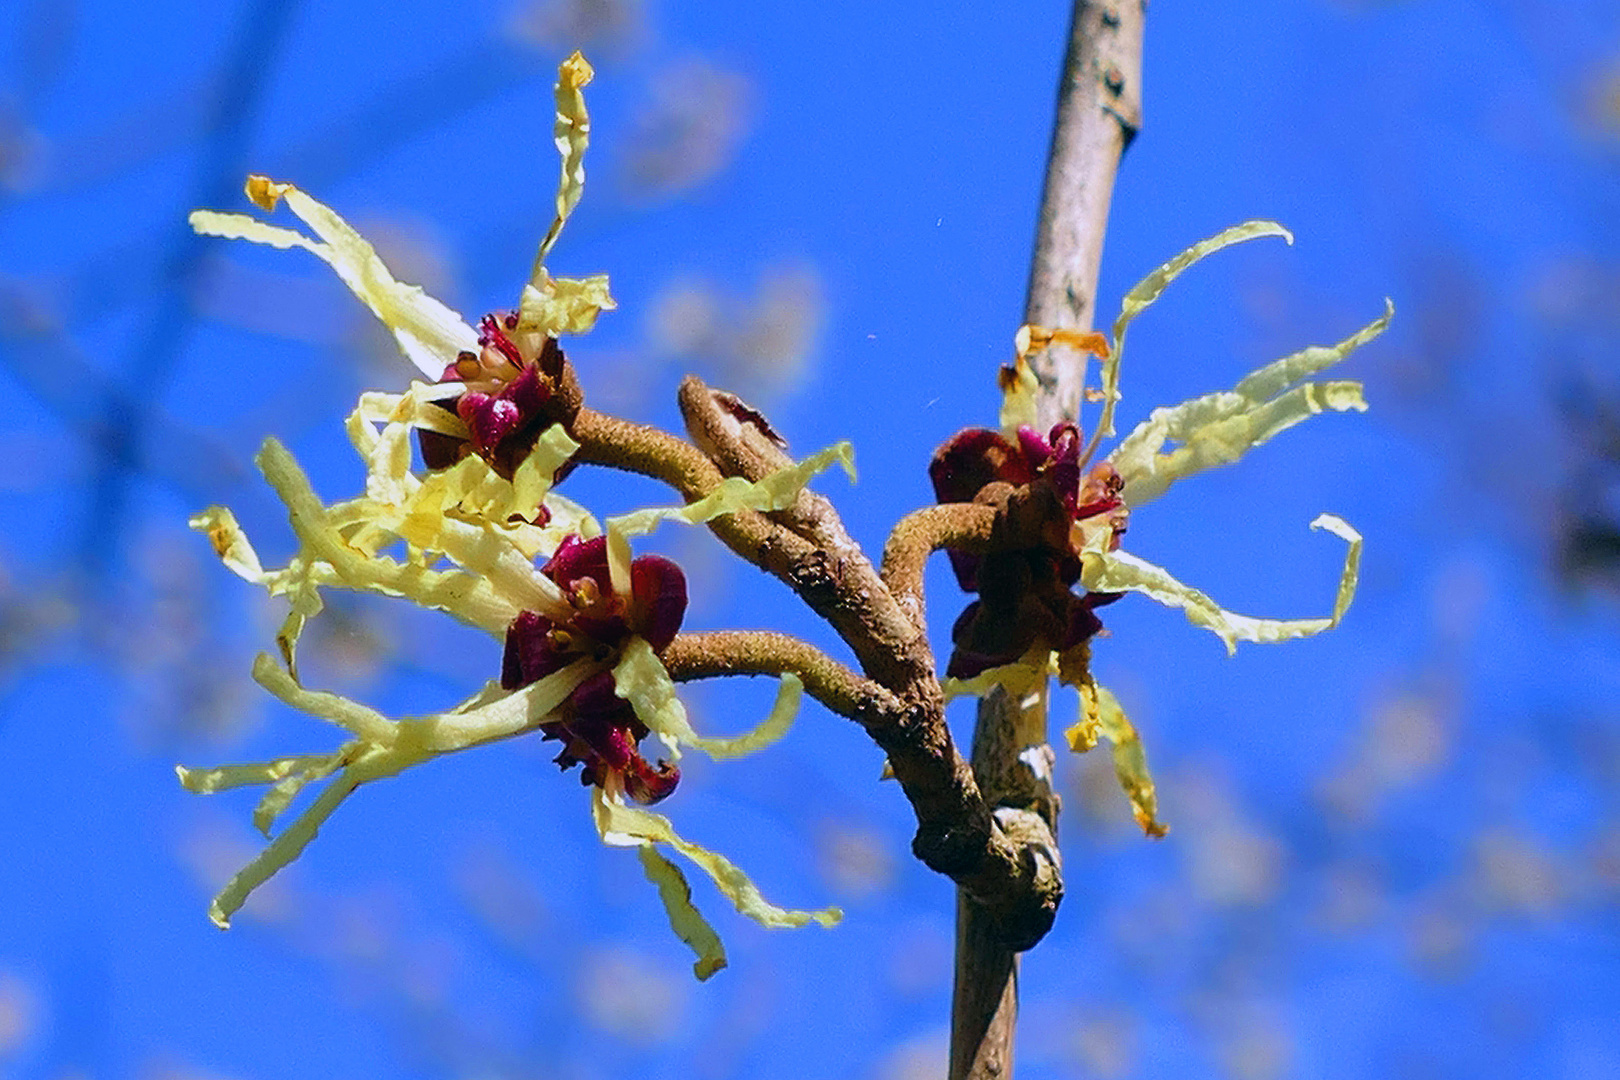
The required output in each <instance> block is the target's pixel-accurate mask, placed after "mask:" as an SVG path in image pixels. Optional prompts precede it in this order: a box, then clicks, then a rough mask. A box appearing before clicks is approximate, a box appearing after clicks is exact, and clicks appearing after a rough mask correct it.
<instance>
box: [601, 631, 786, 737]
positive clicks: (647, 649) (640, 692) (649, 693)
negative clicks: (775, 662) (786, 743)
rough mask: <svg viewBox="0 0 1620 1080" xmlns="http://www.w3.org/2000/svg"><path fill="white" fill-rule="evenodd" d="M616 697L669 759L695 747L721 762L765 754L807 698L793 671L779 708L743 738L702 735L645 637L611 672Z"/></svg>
mask: <svg viewBox="0 0 1620 1080" xmlns="http://www.w3.org/2000/svg"><path fill="white" fill-rule="evenodd" d="M613 686H614V692H615V693H617V694H618V695H619V696H620V697H622V698H624V699H625V700H627V701H628V702H630V704H631V706H632V707H633V708H634V709H635V710H636V715H637V716H638V717H640V718H641V722H642V723H643V724H646V725H647V728H648V730H649V731H651V732H652V733H653V734H654V735H657V736H658V738H659V739H660V740H662V741H663V743H664V745H665V746H667V747H669V752H670V755H671V756H672V757H674V758H677V759H678V758H680V756H681V747H682V746H683V745H684V746H695V747H697V748H698V749H699V750H702V751H703V752H704V753H705V754H708V755H709V756H710V757H712V758H714V759H715V760H717V761H722V760H726V759H728V758H738V757H743V756H745V755H747V754H752V753H755V752H757V751H759V750H763V749H764V748H765V747H767V746H769V745H771V744H772V743H774V742H776V741H777V740H779V739H781V738H782V736H783V735H786V734H787V731H788V728H789V727H791V726H792V725H793V719H794V717H796V716H797V715H798V714H799V703H800V701H801V700H802V699H803V696H804V683H803V681H801V680H800V678H799V677H798V676H797V675H795V674H793V673H792V672H787V673H785V674H783V676H782V679H781V686H780V687H779V688H778V690H777V692H776V703H775V704H774V705H772V706H771V711H770V714H769V715H768V716H766V717H765V720H764V721H763V722H762V723H761V724H760V725H759V726H758V727H756V728H755V729H754V730H752V731H749V732H745V733H744V734H741V735H699V734H698V733H697V731H696V730H694V729H693V727H692V723H691V721H690V720H689V719H688V718H687V715H686V706H684V705H683V704H681V699H680V698H679V697H678V696H677V695H676V693H675V684H674V683H673V682H672V681H671V680H670V677H669V672H668V671H667V670H665V668H664V663H663V661H662V660H659V659H658V654H657V653H655V652H653V650H652V646H651V645H649V644H647V641H646V639H645V638H640V637H633V638H631V639H630V642H629V644H627V645H626V646H625V647H624V649H623V651H622V652H621V654H620V657H619V662H618V664H617V665H615V666H614V668H613Z"/></svg>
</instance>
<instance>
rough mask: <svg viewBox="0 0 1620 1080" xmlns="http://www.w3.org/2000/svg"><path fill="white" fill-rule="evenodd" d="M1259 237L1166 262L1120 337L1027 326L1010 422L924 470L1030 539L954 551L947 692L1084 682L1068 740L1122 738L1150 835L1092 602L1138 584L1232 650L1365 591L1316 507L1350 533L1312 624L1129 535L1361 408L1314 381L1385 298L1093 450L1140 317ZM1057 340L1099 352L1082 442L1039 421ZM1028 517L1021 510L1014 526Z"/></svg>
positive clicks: (1367, 335)
mask: <svg viewBox="0 0 1620 1080" xmlns="http://www.w3.org/2000/svg"><path fill="white" fill-rule="evenodd" d="M1262 236H1280V237H1283V238H1284V239H1286V240H1287V241H1288V242H1289V243H1292V242H1293V236H1292V234H1290V233H1289V232H1288V230H1287V229H1285V228H1283V227H1282V226H1281V225H1278V224H1276V223H1275V222H1270V221H1250V222H1246V223H1244V224H1242V225H1236V226H1233V227H1232V228H1230V229H1227V230H1225V231H1223V232H1221V233H1219V234H1218V235H1216V236H1213V237H1211V238H1210V239H1208V240H1205V241H1203V242H1201V243H1199V244H1195V245H1194V246H1193V247H1191V248H1189V249H1187V250H1186V251H1184V252H1182V253H1181V254H1180V255H1178V256H1176V257H1175V258H1174V259H1171V260H1170V261H1169V262H1167V263H1165V264H1164V265H1163V266H1161V267H1159V268H1158V269H1157V270H1155V271H1154V272H1153V273H1151V274H1149V275H1148V276H1147V277H1146V278H1144V279H1143V280H1142V281H1141V282H1139V283H1138V284H1137V285H1136V286H1135V287H1134V288H1132V289H1131V290H1130V291H1129V292H1127V293H1126V295H1125V299H1124V301H1123V303H1122V304H1121V310H1120V314H1119V317H1118V318H1117V319H1116V320H1115V322H1114V325H1113V333H1112V340H1111V341H1110V339H1109V338H1108V337H1105V336H1104V335H1102V334H1099V333H1096V332H1091V331H1087V332H1076V331H1063V330H1057V331H1053V330H1046V329H1042V328H1039V327H1030V326H1026V327H1024V328H1022V329H1021V330H1020V331H1019V334H1018V339H1017V358H1016V360H1015V363H1014V365H1013V366H1012V367H1009V368H1005V369H1003V373H1002V389H1003V405H1002V411H1001V423H1002V430H1001V431H999V432H998V431H991V430H988V429H971V430H968V431H964V432H961V433H959V434H957V435H956V436H955V437H953V438H952V439H951V440H950V441H948V442H947V443H946V444H945V445H944V446H942V447H941V448H940V449H939V451H938V452H937V453H936V454H935V456H934V460H933V462H932V464H931V465H930V469H929V471H930V475H931V478H932V480H933V483H934V490H935V494H936V496H937V497H938V499H939V501H940V502H942V503H949V502H975V501H976V502H985V503H989V504H991V505H995V506H997V507H999V508H1001V509H1002V513H1003V516H1004V517H1006V518H1007V519H1008V520H1009V521H1014V522H1015V524H1014V526H1013V530H1012V531H1014V532H1016V533H1017V534H1018V535H1020V536H1022V537H1025V538H1028V539H1029V542H1028V543H1026V544H1024V545H1023V546H1021V547H1015V548H1012V549H1007V548H1005V547H1003V548H998V549H996V550H995V551H993V553H992V554H989V555H973V554H969V553H967V552H960V551H952V552H950V555H951V561H952V568H953V569H954V570H955V572H956V576H957V581H958V583H959V584H960V585H961V586H962V588H963V589H964V591H966V592H969V593H977V594H978V599H977V600H976V601H974V602H973V603H971V604H970V605H969V606H968V608H967V610H966V611H964V612H963V614H962V617H961V618H960V619H958V621H957V623H956V626H955V628H954V630H953V633H952V639H953V643H954V645H955V649H954V651H953V653H952V655H951V659H950V661H949V663H948V665H947V669H946V676H947V678H946V679H945V680H944V684H943V685H944V689H945V691H946V693H947V694H950V695H956V694H965V693H975V694H982V693H984V692H986V691H988V690H989V689H990V688H992V687H998V686H999V687H1001V688H1003V689H1004V690H1006V691H1007V692H1009V693H1011V694H1014V695H1015V696H1026V695H1029V694H1032V693H1035V694H1042V695H1044V693H1045V687H1046V685H1047V680H1048V678H1049V676H1050V675H1053V674H1055V675H1057V676H1058V678H1059V681H1060V682H1062V683H1064V684H1066V685H1071V686H1074V687H1076V688H1077V689H1078V690H1079V692H1080V700H1081V719H1080V722H1079V723H1077V724H1075V725H1073V726H1072V727H1071V728H1069V729H1068V731H1067V732H1066V735H1067V738H1068V741H1069V744H1070V747H1071V748H1072V749H1073V750H1075V751H1076V752H1084V751H1086V750H1089V749H1090V748H1091V747H1092V746H1094V745H1096V743H1097V741H1098V740H1099V739H1100V738H1107V739H1108V740H1109V741H1110V742H1111V743H1112V744H1113V747H1114V764H1115V771H1116V773H1117V774H1118V777H1119V780H1120V783H1121V785H1122V787H1123V788H1124V789H1125V792H1126V794H1127V796H1128V797H1129V798H1130V800H1131V804H1132V807H1133V809H1134V811H1135V814H1136V818H1137V821H1138V823H1139V824H1140V825H1141V827H1142V828H1143V830H1144V831H1145V832H1146V833H1147V834H1148V835H1150V836H1162V835H1163V834H1164V832H1165V827H1164V825H1163V824H1162V823H1161V822H1160V821H1159V820H1158V816H1157V798H1156V795H1155V792H1154V787H1153V781H1152V778H1151V776H1150V775H1149V773H1148V769H1147V761H1146V756H1145V754H1144V752H1143V750H1142V745H1141V740H1140V737H1139V736H1138V734H1137V732H1136V729H1135V727H1134V726H1133V725H1132V724H1131V722H1130V720H1129V719H1128V718H1127V717H1126V715H1125V713H1124V710H1123V709H1122V708H1121V707H1120V705H1119V702H1118V700H1117V699H1116V698H1115V697H1114V695H1113V694H1111V693H1110V692H1109V691H1108V690H1107V689H1106V688H1104V687H1101V686H1099V685H1098V684H1097V683H1096V680H1095V679H1094V678H1093V677H1092V675H1091V671H1090V643H1091V639H1092V638H1093V637H1094V636H1095V635H1096V634H1097V633H1098V632H1099V631H1100V630H1101V629H1102V622H1101V620H1100V618H1099V617H1098V615H1097V614H1096V609H1097V608H1100V607H1102V606H1103V605H1105V604H1108V603H1112V602H1113V601H1115V600H1118V599H1119V598H1120V597H1122V596H1123V595H1124V594H1125V593H1127V592H1139V593H1143V594H1145V595H1147V596H1149V597H1151V598H1153V599H1154V600H1157V601H1158V602H1159V603H1161V604H1164V605H1166V606H1168V607H1174V608H1179V609H1180V610H1181V611H1182V612H1183V613H1184V614H1185V615H1186V617H1187V618H1188V620H1189V621H1190V622H1192V623H1193V624H1194V625H1197V626H1202V627H1204V628H1206V629H1208V630H1210V631H1212V632H1213V633H1214V634H1215V635H1216V636H1218V637H1219V638H1220V639H1221V641H1222V642H1223V643H1224V644H1225V645H1226V648H1227V651H1228V652H1229V653H1230V652H1234V651H1235V650H1236V648H1237V644H1238V642H1240V641H1251V642H1260V643H1275V642H1281V641H1287V640H1291V639H1293V638H1300V637H1308V636H1310V635H1313V634H1317V633H1320V632H1322V631H1323V630H1326V629H1329V628H1330V627H1333V626H1337V625H1338V623H1339V621H1340V619H1342V618H1343V617H1344V613H1345V610H1346V609H1347V608H1348V607H1349V605H1350V601H1351V599H1352V598H1353V596H1354V595H1355V588H1356V580H1357V576H1358V568H1359V566H1360V559H1361V545H1362V540H1361V534H1360V533H1358V532H1357V531H1356V530H1355V529H1353V528H1351V526H1350V525H1349V524H1347V523H1346V522H1345V521H1343V520H1342V519H1340V518H1338V517H1335V516H1334V515H1332V514H1322V515H1320V516H1319V517H1318V518H1317V519H1316V520H1315V521H1313V522H1311V527H1312V528H1313V529H1325V530H1327V531H1329V532H1331V533H1333V534H1334V535H1336V536H1338V537H1340V538H1341V539H1343V540H1344V541H1345V542H1346V543H1347V545H1348V551H1347V553H1346V557H1345V563H1344V569H1343V571H1342V573H1341V574H1340V578H1339V587H1338V593H1337V596H1336V598H1335V601H1334V604H1333V609H1332V612H1331V613H1330V614H1329V615H1327V616H1323V617H1318V618H1308V619H1264V618H1255V617H1252V616H1247V615H1239V614H1235V613H1233V612H1231V611H1228V610H1226V609H1225V608H1223V607H1221V606H1220V605H1219V604H1217V603H1216V602H1215V601H1214V600H1212V599H1210V597H1209V596H1207V595H1206V594H1204V593H1202V592H1200V591H1199V590H1197V589H1195V588H1192V587H1191V586H1188V585H1185V584H1183V583H1182V582H1180V581H1178V580H1177V579H1176V578H1174V577H1173V576H1172V575H1171V574H1170V573H1169V572H1168V571H1166V570H1164V569H1163V568H1162V567H1159V566H1155V565H1154V564H1152V563H1150V562H1148V561H1147V560H1145V559H1141V558H1139V557H1137V556H1135V555H1132V554H1131V553H1130V552H1128V551H1125V550H1124V549H1123V548H1122V547H1121V546H1120V545H1121V540H1122V537H1123V536H1124V534H1125V531H1126V526H1127V524H1128V522H1129V520H1130V516H1131V514H1132V512H1133V511H1139V510H1140V509H1141V508H1142V507H1144V506H1145V505H1147V504H1148V503H1150V502H1152V501H1153V500H1154V499H1156V498H1158V497H1159V496H1161V495H1163V494H1164V493H1165V492H1166V491H1167V490H1168V489H1169V488H1170V486H1171V485H1172V484H1175V483H1176V482H1178V481H1180V480H1184V479H1186V478H1187V477H1190V476H1193V475H1196V474H1197V473H1200V472H1203V471H1205V470H1207V469H1211V468H1214V467H1216V466H1219V465H1226V464H1230V463H1232V462H1235V461H1237V460H1238V459H1239V458H1241V457H1242V456H1243V455H1244V454H1246V453H1247V452H1248V451H1249V450H1252V449H1253V448H1254V447H1257V446H1259V445H1261V444H1262V443H1265V442H1267V441H1268V440H1270V439H1271V438H1272V437H1273V436H1275V435H1277V434H1280V433H1281V432H1283V431H1285V430H1287V429H1288V428H1290V427H1293V426H1294V425H1295V424H1298V423H1301V422H1303V421H1304V420H1306V419H1309V418H1310V417H1311V416H1314V415H1317V414H1319V413H1322V412H1326V411H1333V412H1345V411H1351V410H1353V411H1357V412H1363V411H1365V410H1366V408H1367V404H1366V401H1365V400H1364V398H1363V397H1362V388H1361V384H1360V383H1358V382H1351V381H1343V380H1327V381H1313V376H1315V375H1317V374H1319V373H1321V372H1322V371H1324V370H1326V369H1327V368H1329V367H1332V366H1333V365H1335V364H1337V363H1339V362H1340V361H1342V360H1344V359H1345V358H1346V357H1347V356H1349V354H1350V353H1351V352H1353V351H1354V350H1355V349H1357V348H1359V347H1360V346H1362V345H1364V344H1366V343H1367V342H1369V341H1371V340H1372V339H1373V338H1375V337H1377V336H1378V335H1379V334H1381V333H1383V331H1384V329H1385V328H1386V327H1387V326H1388V325H1389V320H1390V319H1391V317H1392V316H1393V314H1394V307H1393V305H1391V304H1390V303H1389V302H1388V301H1385V312H1384V314H1383V315H1382V316H1380V317H1379V318H1377V319H1375V320H1373V321H1372V322H1371V323H1369V324H1367V325H1366V326H1364V327H1362V328H1361V329H1360V330H1358V331H1356V332H1355V333H1354V334H1352V335H1351V336H1349V337H1348V338H1345V339H1344V340H1343V341H1340V342H1338V343H1337V344H1334V345H1314V346H1310V347H1308V348H1305V349H1302V350H1300V351H1299V352H1296V353H1293V354H1291V355H1289V356H1286V357H1283V358H1282V359H1280V360H1277V361H1275V362H1274V363H1271V364H1268V365H1266V366H1265V367H1262V368H1260V369H1259V370H1258V371H1255V372H1254V373H1252V374H1250V375H1249V376H1248V377H1247V378H1245V379H1243V380H1242V381H1240V382H1239V383H1238V384H1237V386H1235V387H1234V388H1233V389H1231V390H1229V391H1220V392H1217V393H1212V394H1206V395H1203V396H1201V397H1197V398H1194V399H1192V400H1190V401H1186V402H1183V403H1182V404H1180V405H1176V406H1171V407H1165V408H1158V409H1154V410H1153V411H1152V412H1151V413H1150V414H1149V416H1148V418H1147V419H1146V420H1145V421H1143V422H1142V423H1141V424H1139V425H1138V426H1137V427H1136V428H1135V429H1134V430H1133V431H1132V432H1131V433H1130V434H1129V435H1127V436H1126V437H1125V438H1124V439H1123V440H1121V441H1120V442H1119V444H1118V445H1117V446H1115V447H1114V449H1113V450H1112V451H1110V452H1109V453H1108V454H1107V455H1106V456H1104V457H1102V458H1100V459H1098V458H1096V452H1097V449H1098V445H1099V444H1100V443H1101V442H1102V441H1103V440H1104V439H1107V438H1111V437H1113V435H1114V434H1115V432H1114V427H1113V419H1114V411H1115V407H1116V406H1117V404H1118V403H1119V401H1120V398H1121V395H1120V392H1119V373H1120V362H1121V359H1122V356H1123V352H1124V344H1125V332H1126V328H1127V327H1128V326H1129V324H1130V322H1131V321H1132V320H1133V319H1134V318H1136V316H1137V315H1139V314H1141V313H1142V311H1144V310H1145V309H1146V308H1147V307H1149V306H1150V305H1151V304H1152V303H1153V302H1154V301H1155V300H1157V299H1158V297H1159V296H1160V294H1162V293H1163V291H1164V289H1165V287H1166V286H1168V285H1169V283H1170V282H1171V281H1173V280H1174V279H1175V278H1176V277H1177V276H1179V275H1180V274H1181V273H1182V272H1183V271H1185V270H1186V269H1187V268H1188V267H1190V266H1191V265H1193V264H1194V263H1196V262H1198V261H1199V260H1200V259H1202V258H1204V257H1205V256H1207V255H1209V254H1212V253H1213V252H1215V251H1218V250H1220V249H1221V248H1224V247H1228V246H1230V245H1232V244H1236V243H1240V242H1242V241H1246V240H1251V239H1255V238H1257V237H1262ZM1053 340H1060V341H1063V342H1064V343H1066V344H1069V345H1072V346H1075V347H1078V348H1081V349H1085V350H1088V351H1090V352H1093V353H1094V354H1096V355H1097V356H1099V357H1101V358H1102V390H1101V397H1102V401H1103V408H1102V414H1101V416H1100V417H1099V419H1098V421H1097V424H1096V428H1095V430H1094V432H1093V434H1092V436H1091V439H1090V441H1089V442H1085V443H1084V444H1083V443H1082V438H1081V432H1080V429H1079V428H1078V426H1077V425H1075V424H1070V423H1062V424H1058V425H1056V426H1055V427H1053V428H1051V429H1050V430H1049V431H1048V432H1046V433H1044V434H1043V433H1041V432H1039V431H1037V430H1036V428H1035V426H1034V423H1035V397H1036V391H1037V389H1038V386H1037V383H1036V379H1035V374H1034V372H1033V370H1032V369H1031V368H1030V367H1029V365H1028V363H1027V362H1026V357H1027V356H1028V355H1029V354H1030V353H1031V352H1032V351H1034V350H1036V349H1039V348H1042V347H1044V346H1045V345H1047V344H1049V343H1050V342H1051V341H1053ZM1019 515H1023V516H1024V517H1025V518H1026V519H1027V520H1025V521H1022V522H1016V518H1017V517H1018V516H1019ZM1031 522H1033V525H1032V524H1031ZM1076 586H1078V587H1079V589H1080V590H1081V591H1080V592H1078V593H1077V592H1075V591H1074V590H1075V587H1076Z"/></svg>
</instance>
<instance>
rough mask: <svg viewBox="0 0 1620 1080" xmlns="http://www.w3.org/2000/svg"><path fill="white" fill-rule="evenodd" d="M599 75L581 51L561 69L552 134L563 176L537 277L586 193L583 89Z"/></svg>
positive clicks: (587, 122) (587, 121)
mask: <svg viewBox="0 0 1620 1080" xmlns="http://www.w3.org/2000/svg"><path fill="white" fill-rule="evenodd" d="M595 74H596V72H595V71H593V70H592V69H591V65H590V64H589V63H588V62H587V61H586V59H585V57H584V56H582V55H581V54H580V53H579V52H578V50H576V51H575V52H574V54H573V55H572V56H570V57H569V58H568V59H566V60H564V61H563V62H562V64H561V66H559V67H558V68H557V86H556V91H555V93H556V99H557V121H556V123H555V124H554V125H553V127H552V134H553V137H554V138H555V140H556V143H557V152H558V153H559V154H561V155H562V178H561V179H560V180H559V181H558V182H557V217H556V219H555V220H554V221H553V222H552V223H551V228H550V229H548V230H546V236H545V239H544V240H542V241H541V242H540V250H539V252H538V253H537V254H536V255H535V257H534V275H533V276H534V277H535V279H537V280H538V279H539V277H540V274H541V268H542V265H543V264H544V263H545V261H546V255H547V254H549V253H550V251H551V246H552V245H553V244H555V243H556V242H557V236H558V234H559V233H561V232H562V227H563V225H564V224H565V223H566V222H567V221H568V216H569V215H570V214H572V213H573V212H574V207H576V206H578V205H579V198H580V196H581V195H583V194H584V192H585V148H586V147H587V146H589V145H590V142H591V117H590V114H589V113H588V112H587V111H586V110H585V94H584V92H583V91H584V88H585V86H586V84H588V83H589V82H590V81H591V79H592V78H593V77H594V76H595Z"/></svg>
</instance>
